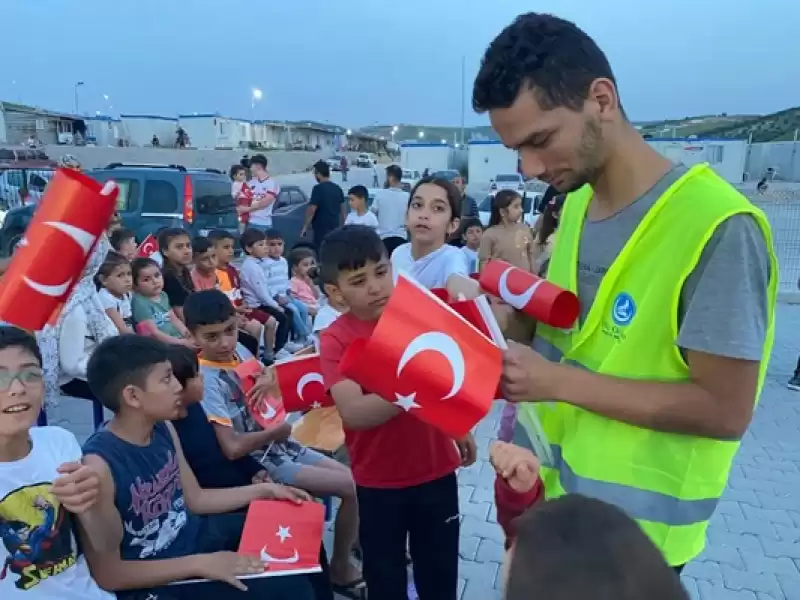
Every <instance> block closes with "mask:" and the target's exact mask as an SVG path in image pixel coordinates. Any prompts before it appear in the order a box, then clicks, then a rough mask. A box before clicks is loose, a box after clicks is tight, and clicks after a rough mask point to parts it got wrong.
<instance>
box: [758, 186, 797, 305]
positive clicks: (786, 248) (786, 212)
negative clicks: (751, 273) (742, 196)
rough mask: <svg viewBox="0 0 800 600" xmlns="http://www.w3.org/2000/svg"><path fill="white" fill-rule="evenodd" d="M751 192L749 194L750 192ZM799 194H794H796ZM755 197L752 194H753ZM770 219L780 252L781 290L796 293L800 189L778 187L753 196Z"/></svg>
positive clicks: (791, 293) (775, 241)
mask: <svg viewBox="0 0 800 600" xmlns="http://www.w3.org/2000/svg"><path fill="white" fill-rule="evenodd" d="M748 195H749V194H748ZM795 195H796V196H798V197H797V198H795V197H794V196H795ZM750 197H751V199H752V198H753V197H752V195H751V196H750ZM753 204H755V205H756V206H758V207H759V208H760V209H761V210H763V211H764V213H765V214H766V215H767V219H769V222H770V225H771V226H772V235H773V239H774V243H775V252H776V254H777V255H778V266H779V268H780V280H779V288H778V291H779V292H780V293H781V294H784V295H795V294H796V293H797V292H798V280H800V192H793V191H786V190H775V191H773V192H767V193H766V194H764V196H762V197H758V198H756V199H753Z"/></svg>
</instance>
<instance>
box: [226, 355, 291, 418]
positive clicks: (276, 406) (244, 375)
mask: <svg viewBox="0 0 800 600" xmlns="http://www.w3.org/2000/svg"><path fill="white" fill-rule="evenodd" d="M234 372H235V373H236V375H237V377H239V384H240V385H241V387H242V392H244V394H245V396H246V395H247V393H248V392H249V391H250V390H252V389H253V386H254V385H255V383H256V379H258V378H259V377H261V375H263V374H264V365H262V364H261V363H260V362H259V361H257V360H256V359H255V358H251V359H250V360H246V361H244V362H242V363H240V364H239V365H238V366H237V367H236V368H235V369H234ZM247 408H248V409H249V410H250V416H251V417H253V420H254V421H255V422H256V423H258V424H259V425H260V426H261V427H262V428H264V429H266V428H268V427H273V426H275V425H280V424H281V423H283V422H284V421H285V420H286V409H285V408H284V406H283V403H282V402H281V401H280V400H279V399H278V398H274V397H273V396H271V395H269V394H264V395H262V396H261V397H260V398H255V399H254V400H252V401H250V400H248V401H247Z"/></svg>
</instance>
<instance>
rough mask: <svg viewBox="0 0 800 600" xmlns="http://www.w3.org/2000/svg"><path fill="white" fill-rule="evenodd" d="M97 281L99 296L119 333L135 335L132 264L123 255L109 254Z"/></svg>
mask: <svg viewBox="0 0 800 600" xmlns="http://www.w3.org/2000/svg"><path fill="white" fill-rule="evenodd" d="M96 279H97V283H98V285H99V289H98V292H97V295H98V296H99V298H100V304H101V306H102V307H103V309H104V310H105V311H106V315H108V318H109V319H111V321H112V322H113V323H114V325H115V326H116V327H117V331H119V333H133V315H132V313H131V290H132V289H133V276H132V275H131V263H130V262H128V260H127V259H126V258H125V257H124V256H122V255H121V254H118V253H116V252H109V253H108V256H106V260H105V262H103V264H102V265H100V270H99V271H98V272H97V278H96Z"/></svg>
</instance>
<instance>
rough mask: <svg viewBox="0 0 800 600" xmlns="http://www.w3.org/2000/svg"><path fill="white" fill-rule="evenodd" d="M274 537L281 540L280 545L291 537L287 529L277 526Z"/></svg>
mask: <svg viewBox="0 0 800 600" xmlns="http://www.w3.org/2000/svg"><path fill="white" fill-rule="evenodd" d="M275 535H277V536H278V537H279V538H281V544H282V543H283V542H285V541H286V538H290V537H292V533H291V531H289V527H284V526H283V525H278V531H277V532H276V533H275Z"/></svg>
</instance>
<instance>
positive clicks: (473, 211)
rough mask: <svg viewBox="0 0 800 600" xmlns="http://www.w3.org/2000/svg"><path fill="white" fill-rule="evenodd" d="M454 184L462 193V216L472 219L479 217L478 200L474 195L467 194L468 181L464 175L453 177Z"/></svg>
mask: <svg viewBox="0 0 800 600" xmlns="http://www.w3.org/2000/svg"><path fill="white" fill-rule="evenodd" d="M453 185H454V186H456V188H458V192H459V193H460V194H461V218H462V219H471V218H478V217H479V216H480V214H479V213H478V202H477V201H476V200H475V198H473V197H472V196H470V195H468V194H467V182H466V180H465V179H464V176H463V175H456V176H455V177H453Z"/></svg>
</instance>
